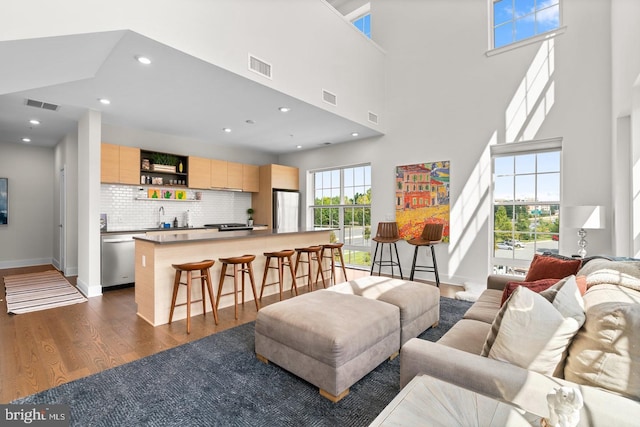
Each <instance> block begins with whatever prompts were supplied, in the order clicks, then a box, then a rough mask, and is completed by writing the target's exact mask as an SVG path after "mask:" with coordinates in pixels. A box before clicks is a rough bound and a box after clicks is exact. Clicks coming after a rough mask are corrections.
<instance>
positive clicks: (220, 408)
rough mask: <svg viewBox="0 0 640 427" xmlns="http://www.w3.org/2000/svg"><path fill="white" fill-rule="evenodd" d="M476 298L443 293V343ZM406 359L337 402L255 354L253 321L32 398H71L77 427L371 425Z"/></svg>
mask: <svg viewBox="0 0 640 427" xmlns="http://www.w3.org/2000/svg"><path fill="white" fill-rule="evenodd" d="M470 305H471V304H470V303H468V302H465V301H457V300H453V299H449V298H441V306H440V307H441V315H440V323H439V325H438V327H436V328H431V329H428V330H427V331H425V332H424V333H423V334H422V335H420V338H422V339H426V340H430V341H436V340H438V339H439V338H440V337H441V336H442V335H443V334H444V333H445V332H446V331H447V330H448V329H449V328H450V327H451V326H452V325H453V324H454V323H455V322H457V321H458V319H460V318H461V317H462V315H463V314H464V312H465V311H466V310H467V309H468V308H469V306H470ZM399 382H400V358H399V357H396V358H395V359H393V360H391V361H389V360H387V361H385V362H383V363H382V364H381V365H380V366H378V367H377V368H376V369H375V370H374V371H373V372H371V373H370V374H368V375H367V376H365V377H364V378H363V379H361V380H360V381H359V382H357V383H356V384H355V385H354V386H352V387H351V392H350V393H349V395H348V396H346V397H345V398H344V399H342V400H341V401H339V402H338V403H331V402H330V401H329V400H327V399H325V398H323V397H321V396H320V394H319V393H318V389H317V387H314V386H313V385H311V384H309V383H307V382H305V381H303V380H301V379H299V378H298V377H296V376H294V375H292V374H290V373H288V372H287V371H285V370H283V369H281V368H279V367H278V366H276V365H273V364H268V365H267V364H264V363H261V362H259V361H258V360H257V359H256V356H255V353H254V323H253V322H252V323H248V324H245V325H242V326H238V327H236V328H233V329H229V330H227V331H224V332H220V333H218V334H215V335H211V336H209V337H206V338H202V339H200V340H198V341H194V342H191V343H188V344H184V345H181V346H179V347H176V348H173V349H170V350H166V351H163V352H161V353H157V354H155V355H152V356H149V357H145V358H143V359H140V360H137V361H134V362H131V363H128V364H126V365H122V366H119V367H116V368H112V369H109V370H106V371H103V372H100V373H98V374H95V375H92V376H89V377H86V378H82V379H79V380H76V381H73V382H70V383H67V384H64V385H61V386H58V387H55V388H52V389H49V390H46V391H43V392H40V393H37V394H34V395H31V396H28V397H25V398H23V399H19V400H16V401H14V402H12V403H13V404H56V403H58V404H68V405H69V406H70V409H71V425H73V426H89V425H90V426H183V427H184V426H295V427H299V426H366V425H369V424H370V423H371V422H372V421H373V420H374V418H375V417H376V416H377V415H378V414H379V413H380V412H381V411H382V410H383V409H384V407H385V406H386V405H387V404H388V403H389V402H390V401H391V400H392V399H393V398H394V396H395V395H396V394H397V393H398V392H399V391H400V386H399Z"/></svg>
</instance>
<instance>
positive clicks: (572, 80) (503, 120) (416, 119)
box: [280, 0, 637, 283]
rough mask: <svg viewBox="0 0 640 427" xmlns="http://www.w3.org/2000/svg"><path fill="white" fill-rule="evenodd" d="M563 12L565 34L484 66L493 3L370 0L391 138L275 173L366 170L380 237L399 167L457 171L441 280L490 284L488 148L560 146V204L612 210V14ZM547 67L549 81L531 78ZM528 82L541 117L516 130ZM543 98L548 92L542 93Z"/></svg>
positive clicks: (595, 4) (297, 161)
mask: <svg viewBox="0 0 640 427" xmlns="http://www.w3.org/2000/svg"><path fill="white" fill-rule="evenodd" d="M461 11H462V12H464V13H461ZM563 11H564V17H565V25H566V26H567V29H566V32H565V33H564V34H562V35H559V36H558V37H556V38H555V39H553V41H552V43H548V42H546V43H545V42H538V43H534V44H531V45H527V46H523V47H520V48H517V49H514V50H510V51H507V52H503V53H500V54H498V55H495V56H490V57H487V56H486V55H485V52H486V51H487V46H488V42H487V31H488V30H487V22H488V16H487V2H485V1H478V0H457V1H455V2H452V1H448V0H431V1H428V2H427V1H425V2H419V1H411V0H404V1H403V0H378V1H376V0H373V2H372V6H371V12H372V22H373V23H374V24H373V25H374V29H373V30H372V33H373V36H374V38H375V41H376V42H377V43H378V44H379V45H380V46H382V48H383V49H385V51H386V52H387V58H386V69H385V73H386V77H387V80H386V89H387V93H386V108H387V110H386V116H387V117H388V120H389V121H390V123H389V126H388V131H387V134H386V135H385V136H383V137H381V138H379V139H376V140H370V141H362V142H360V143H357V144H354V143H348V144H342V145H341V146H339V147H338V146H334V147H328V148H326V149H322V151H314V152H306V153H296V154H292V155H287V156H281V158H280V162H281V163H285V164H292V165H297V166H300V167H301V168H304V169H313V168H319V167H327V166H331V165H344V164H350V163H351V164H355V163H361V162H363V161H370V162H371V164H372V174H373V176H372V186H373V196H372V223H373V226H374V227H375V224H376V223H377V222H379V221H381V220H385V219H386V217H387V215H388V214H389V213H394V171H395V167H396V166H397V165H403V164H414V163H420V162H427V161H439V160H450V161H451V218H450V221H451V242H450V243H449V244H446V245H439V247H437V249H436V250H437V255H438V259H439V262H438V265H439V267H440V271H441V277H442V278H443V280H445V281H449V282H452V283H463V282H465V281H483V280H484V278H485V276H486V274H488V273H489V257H490V253H489V248H490V240H489V239H490V232H489V212H490V209H489V206H490V192H489V191H490V185H491V166H490V156H489V145H491V144H495V143H500V144H502V143H505V142H507V141H510V140H512V139H513V136H511V135H520V136H521V137H522V139H544V138H552V137H562V138H563V147H564V149H563V163H562V168H563V181H562V189H561V191H562V197H563V201H564V202H565V203H566V204H567V205H574V204H602V205H606V206H610V205H611V203H610V200H611V199H610V191H611V185H612V184H611V172H610V171H611V154H610V153H611V118H610V112H611V62H610V53H611V50H610V29H611V24H610V9H609V2H606V1H595V0H590V1H584V0H565V1H563ZM636 45H637V43H636ZM544 49H546V50H544ZM532 64H533V65H534V66H532ZM540 65H542V66H544V67H546V68H544V69H546V70H550V71H549V72H546V74H545V73H542V74H541V73H538V72H535V73H534V70H538V68H539V67H540ZM535 76H540V79H537V80H536V79H535V78H534V77H535ZM525 79H527V80H526V81H527V82H529V83H531V82H534V81H535V84H533V85H530V86H532V89H531V90H529V92H528V93H527V96H528V98H529V99H528V101H529V103H530V105H531V101H534V104H533V105H538V103H540V105H542V106H543V107H544V108H542V109H537V110H536V109H533V110H532V112H531V114H529V116H528V118H527V120H526V121H524V123H523V124H522V125H521V126H518V127H517V128H516V130H514V127H513V126H511V127H508V123H510V122H512V120H511V118H510V117H511V116H510V111H512V109H513V107H512V106H513V105H514V104H513V102H514V99H515V100H520V99H521V98H519V94H521V93H522V92H521V91H520V92H519V91H518V89H519V87H520V85H521V84H522V83H523V81H525ZM538 83H542V84H541V85H538ZM538 86H540V87H541V88H542V91H541V92H535V88H536V87H538ZM510 106H511V107H510ZM540 111H542V112H544V114H539V112H540ZM516 122H517V120H516ZM305 186H306V183H303V185H302V186H301V187H302V188H305ZM609 224H611V221H610V222H609ZM575 231H576V230H573V229H569V230H567V229H562V230H561V253H569V254H570V253H573V252H575V240H576V238H575V237H574V234H575ZM610 234H611V230H610V229H608V230H602V231H600V230H598V231H593V232H590V233H589V252H590V253H594V254H595V253H611V252H612V245H611V239H610ZM399 250H400V251H401V254H400V257H401V259H402V261H403V267H404V268H405V271H408V269H409V268H410V265H411V259H412V252H411V251H412V247H409V245H406V244H404V243H403V244H402V245H400V247H399ZM424 277H425V278H431V277H432V275H430V274H425V275H424Z"/></svg>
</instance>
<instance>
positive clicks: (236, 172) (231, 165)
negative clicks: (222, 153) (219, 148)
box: [226, 162, 242, 190]
mask: <svg viewBox="0 0 640 427" xmlns="http://www.w3.org/2000/svg"><path fill="white" fill-rule="evenodd" d="M226 188H229V189H233V190H242V163H235V162H227V187H226Z"/></svg>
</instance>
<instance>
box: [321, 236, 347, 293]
mask: <svg viewBox="0 0 640 427" xmlns="http://www.w3.org/2000/svg"><path fill="white" fill-rule="evenodd" d="M343 246H344V243H327V244H324V245H322V251H321V252H320V260H321V261H324V260H325V259H329V258H330V259H331V269H326V270H324V271H331V277H330V278H329V285H331V281H332V280H333V284H334V285H335V284H336V255H338V256H339V257H340V267H342V273H343V274H344V281H345V282H346V281H347V280H348V279H347V270H346V269H345V267H344V258H343V257H342V247H343ZM325 251H328V252H329V254H328V255H325ZM320 271H323V270H322V269H318V272H317V273H316V283H317V282H318V276H319V275H320Z"/></svg>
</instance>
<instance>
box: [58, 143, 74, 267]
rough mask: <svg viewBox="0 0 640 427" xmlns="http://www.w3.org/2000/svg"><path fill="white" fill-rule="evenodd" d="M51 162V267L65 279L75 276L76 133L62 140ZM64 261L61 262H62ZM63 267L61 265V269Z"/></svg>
mask: <svg viewBox="0 0 640 427" xmlns="http://www.w3.org/2000/svg"><path fill="white" fill-rule="evenodd" d="M54 153H55V162H54V176H53V182H54V184H55V188H54V197H53V202H54V207H53V218H54V221H53V227H54V230H53V265H54V266H55V267H56V268H58V269H60V270H62V271H63V272H64V274H65V275H67V276H75V275H77V274H78V226H77V225H78V136H77V134H76V133H73V134H69V135H67V136H65V137H64V138H63V139H62V141H60V142H59V143H58V144H57V145H56V147H55V149H54ZM63 168H64V174H65V181H64V185H65V187H66V191H65V194H66V205H65V206H64V214H65V223H64V224H63V225H64V227H63V233H64V237H65V248H63V249H62V250H64V251H65V253H64V254H63V253H61V248H60V233H59V232H58V225H59V224H62V223H63V221H62V219H61V209H60V186H61V182H60V171H61V170H62V169H63ZM63 260H64V261H63ZM63 263H64V265H63Z"/></svg>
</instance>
